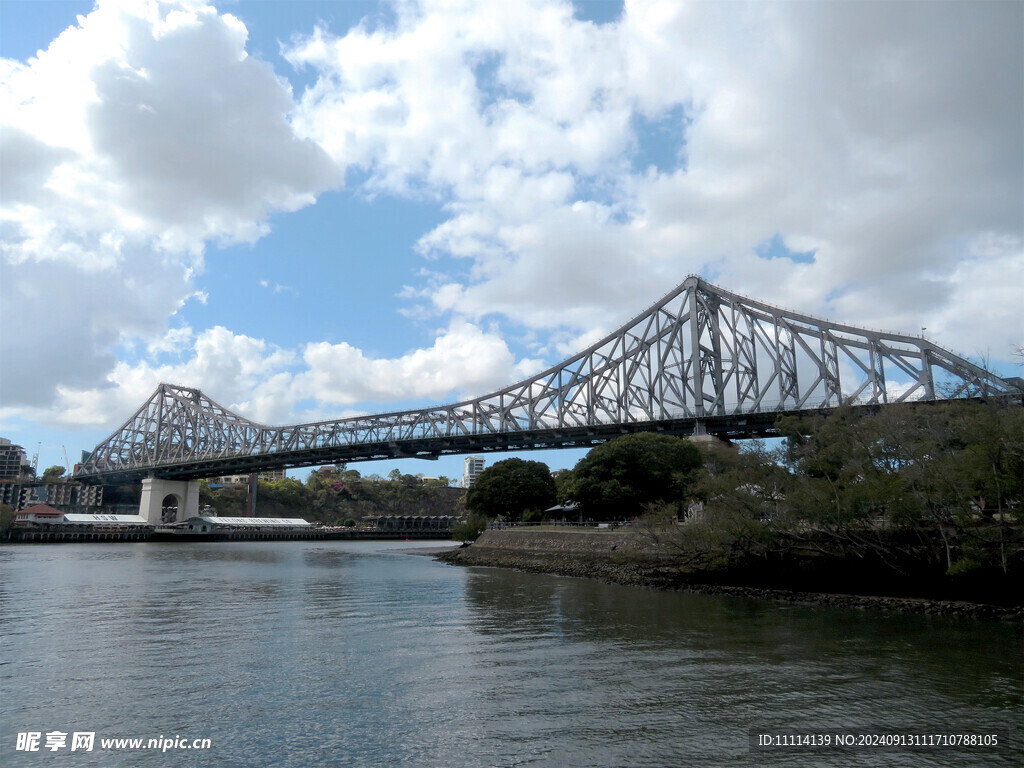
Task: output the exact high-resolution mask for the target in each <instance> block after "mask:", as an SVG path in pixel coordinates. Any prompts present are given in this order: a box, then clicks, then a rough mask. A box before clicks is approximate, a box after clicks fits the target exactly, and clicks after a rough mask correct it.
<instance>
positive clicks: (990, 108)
mask: <svg viewBox="0 0 1024 768" xmlns="http://www.w3.org/2000/svg"><path fill="white" fill-rule="evenodd" d="M395 18H396V21H395V23H394V25H393V26H386V25H384V26H381V25H378V26H373V27H371V26H370V25H363V26H357V27H355V28H353V29H351V30H335V31H336V32H338V33H339V34H337V35H336V34H333V33H332V32H329V31H327V30H316V31H315V32H312V33H310V34H308V35H307V36H306V37H305V38H301V37H299V38H293V40H295V42H294V43H293V44H292V47H291V48H289V49H288V50H287V51H286V55H287V57H288V59H289V60H290V61H291V62H292V63H293V65H295V66H298V67H309V68H311V69H312V70H313V71H314V72H315V73H316V74H317V75H318V76H319V77H318V81H317V83H316V84H315V86H313V87H312V88H310V89H309V90H307V91H306V92H305V93H304V94H302V95H301V97H300V99H299V103H298V106H297V107H294V108H293V106H294V105H293V102H292V94H291V92H290V90H289V88H288V86H287V84H286V83H285V82H284V81H283V80H281V79H280V78H278V77H277V76H276V75H275V74H274V72H273V71H272V70H271V68H270V67H269V66H268V65H267V64H265V63H263V62H260V61H257V60H255V59H253V58H252V57H249V56H247V55H246V53H245V42H246V31H245V28H244V27H243V26H242V25H241V23H240V22H239V21H238V20H236V19H234V18H233V17H231V16H228V15H220V14H218V13H217V12H216V11H215V10H214V9H212V8H208V7H205V6H201V5H182V6H177V5H173V6H172V5H168V4H159V3H143V2H138V3H130V2H124V3H120V4H115V3H113V2H104V3H101V5H100V7H99V9H98V10H97V11H95V12H94V13H92V14H90V15H89V16H88V17H85V18H84V19H83V20H82V21H81V22H80V24H79V25H78V26H77V27H74V28H70V29H69V30H67V31H66V32H65V33H64V34H63V35H62V36H61V37H60V38H59V39H58V40H56V41H54V43H53V44H52V45H51V46H50V48H49V49H48V50H47V51H46V52H44V53H43V54H41V55H40V56H39V57H38V58H36V59H33V60H30V61H29V62H27V63H18V62H6V61H2V62H0V80H2V82H3V87H2V88H0V120H2V121H4V126H3V133H2V134H0V164H2V171H3V175H4V179H5V184H4V199H3V206H2V209H0V238H2V241H0V242H2V261H0V269H2V270H3V275H2V285H0V290H2V291H3V304H2V307H0V323H2V326H0V327H4V328H11V327H18V329H19V334H17V336H18V338H14V335H12V334H10V333H4V334H3V338H2V344H0V346H2V351H3V353H4V354H5V355H10V354H14V355H28V356H31V359H32V360H33V361H36V369H35V371H34V372H33V373H32V374H31V375H29V376H23V375H20V374H16V373H15V372H14V370H15V369H12V368H10V367H5V368H2V369H0V370H3V371H5V373H2V374H0V387H2V388H3V394H4V400H5V404H35V405H36V406H38V407H39V408H43V409H46V410H43V411H40V413H44V414H46V418H50V419H54V418H64V419H65V420H72V421H73V420H76V419H77V420H79V421H87V420H89V419H95V415H94V414H95V413H123V412H126V411H130V410H131V408H132V407H134V405H136V404H137V402H138V401H139V400H141V399H142V398H143V397H145V396H146V395H148V393H149V392H150V391H151V390H152V387H153V386H155V383H156V380H157V379H158V378H168V379H169V380H172V381H177V382H179V383H184V384H191V385H198V386H201V387H203V388H204V389H205V390H208V391H209V394H211V396H213V397H215V399H218V400H221V401H222V402H224V403H225V404H235V405H238V406H239V407H240V410H243V412H245V413H246V415H251V416H253V418H260V419H264V420H271V421H273V420H292V418H291V416H293V415H294V409H295V408H298V407H302V408H305V407H309V400H312V401H313V405H312V406H311V407H312V408H313V409H314V410H316V409H330V408H333V407H340V406H350V405H355V404H358V403H361V402H374V403H386V402H389V401H395V400H403V399H408V398H411V397H416V398H430V399H440V398H447V397H449V396H450V395H451V394H452V393H453V391H456V390H457V391H458V392H459V393H463V394H482V393H483V392H486V391H488V390H490V389H492V388H495V387H498V386H501V385H503V384H506V383H509V381H510V380H513V379H515V378H516V377H517V376H519V375H521V374H522V373H523V372H524V371H526V370H528V369H532V368H533V367H536V366H537V365H539V363H536V362H533V361H522V362H519V363H517V361H516V360H515V356H514V355H513V353H512V352H511V350H510V349H509V347H508V345H507V344H506V343H505V341H504V340H503V339H502V337H501V335H500V333H498V332H496V331H494V330H492V329H490V328H489V327H488V330H486V331H485V330H483V328H484V327H485V325H486V323H487V322H488V320H492V319H494V318H500V319H503V320H508V321H510V322H509V327H512V326H513V325H514V326H515V327H516V328H525V329H526V332H527V335H528V341H527V343H528V344H529V348H530V349H531V350H534V352H533V354H537V355H543V356H544V357H545V358H546V359H548V360H549V362H552V361H553V358H555V357H557V356H561V355H563V354H568V353H570V352H572V351H575V350H577V349H579V348H582V347H584V346H587V345H588V344H589V343H592V342H593V341H594V340H596V338H598V337H599V336H600V335H601V333H602V332H605V331H610V330H611V329H612V328H614V327H615V326H617V325H618V324H620V323H621V322H623V321H625V320H626V319H628V318H629V317H630V316H632V315H634V314H636V313H637V312H639V311H640V310H642V309H643V308H644V307H645V306H648V305H649V304H650V303H652V302H653V301H654V300H656V299H657V298H659V297H660V296H662V295H663V294H664V293H665V292H667V291H668V290H670V289H671V288H673V287H674V286H675V285H677V284H678V283H679V282H681V281H682V279H683V278H684V277H685V276H686V275H687V274H689V273H703V274H705V275H707V276H709V277H711V278H712V279H713V280H715V281H716V282H719V283H720V284H721V285H723V286H724V287H727V288H729V289H731V290H734V291H736V292H739V293H744V294H747V295H750V296H753V297H756V298H761V299H764V300H767V301H771V302H775V303H778V304H781V305H783V306H787V307H791V308H795V309H798V310H801V311H804V312H808V313H817V314H823V315H829V316H832V317H834V318H835V319H838V320H842V321H845V322H851V323H854V324H857V323H861V324H864V325H867V326H871V327H882V328H885V329H888V330H894V331H903V332H908V333H915V332H917V331H918V329H919V328H920V326H928V328H929V335H930V336H932V337H933V338H935V339H936V340H937V341H939V342H940V343H944V344H948V345H949V346H953V347H956V348H958V349H961V350H963V351H966V352H968V353H973V352H975V351H977V350H978V349H979V348H987V349H991V350H992V354H993V355H995V356H999V355H1001V354H1004V350H1005V349H1006V348H1007V346H1008V343H1010V342H1014V341H1016V342H1018V343H1019V341H1020V338H1021V334H1022V333H1024V309H1022V305H1021V302H1020V298H1019V286H1020V285H1021V283H1022V280H1021V278H1022V276H1024V249H1022V247H1021V243H1022V242H1024V215H1022V212H1021V207H1020V201H1021V200H1022V199H1024V142H1022V141H1021V137H1022V136H1024V117H1022V115H1024V53H1022V47H1021V46H1020V41H1019V30H1020V29H1021V26H1022V24H1024V6H1021V5H1020V4H1016V3H1001V2H985V1H984V0H982V1H981V2H950V3H943V4H937V5H936V4H928V5H925V4H919V3H916V4H915V3H886V4H878V3H870V4H865V3H856V2H833V3H799V2H792V3H778V4H766V3H740V2H735V3H713V2H678V1H677V0H630V1H629V2H627V3H626V7H625V11H624V13H623V15H622V17H621V18H620V19H619V20H618V21H617V22H616V23H612V24H605V25H600V26H598V25H594V24H590V23H586V22H582V21H579V20H577V19H576V18H574V15H573V9H572V6H571V5H570V4H569V3H568V2H556V1H553V2H542V0H529V1H528V2H524V3H518V4H502V3H474V2H465V3H463V2H440V0H438V2H434V0H424V1H423V2H421V3H404V2H403V3H398V4H396V5H395ZM285 37H286V35H281V39H285ZM651 123H656V124H658V125H659V126H660V128H659V130H660V131H661V132H660V133H658V134H657V136H655V135H654V134H653V133H652V132H650V131H649V130H647V129H646V128H645V127H644V126H645V125H646V124H651ZM666 141H669V142H671V143H670V144H669V145H668V146H661V144H664V143H665V142H666ZM647 150H659V151H660V155H661V156H662V157H666V158H670V160H671V161H670V162H665V163H663V165H664V167H659V166H658V164H657V162H653V163H652V162H650V161H649V160H648V159H647V158H648V155H647V154H646V152H647ZM658 154H659V152H658V151H654V152H652V156H657V155H658ZM641 160H642V162H641ZM641 166H642V167H641ZM346 169H358V170H360V171H362V172H365V174H366V178H367V180H366V181H365V184H364V189H363V191H364V192H365V193H366V194H367V195H368V196H371V197H372V196H373V195H399V196H409V197H414V198H428V199H430V200H432V201H434V202H436V203H439V204H440V205H442V206H443V210H444V211H445V212H446V218H445V220H444V221H443V222H441V223H440V224H439V225H438V226H436V227H434V228H433V229H432V230H431V231H429V232H424V233H423V235H422V237H421V238H420V239H419V242H418V243H417V248H418V250H419V252H420V253H421V255H422V256H423V257H424V258H425V259H429V260H431V263H430V265H429V266H430V270H429V272H427V271H424V274H423V276H422V277H421V281H420V283H419V284H417V285H412V286H409V287H407V288H405V289H404V290H403V291H402V294H401V295H402V296H403V298H404V300H405V301H406V302H407V305H406V307H405V308H404V311H405V313H406V314H407V315H408V316H409V317H415V318H417V319H418V320H420V321H424V320H429V319H431V318H433V319H434V320H433V322H435V323H436V324H438V325H445V324H447V325H446V328H445V329H444V330H443V331H441V332H439V333H438V334H437V336H436V338H435V341H434V343H433V344H432V345H431V346H430V347H427V348H424V349H419V350H412V351H410V352H408V353H407V354H404V355H401V356H398V357H392V358H388V359H381V358H375V357H372V356H370V355H368V354H367V353H365V352H363V351H362V350H360V349H358V348H356V347H353V346H352V345H349V344H345V343H340V344H328V343H326V342H319V341H316V340H311V341H310V342H309V343H307V344H305V345H301V346H297V348H296V349H294V350H291V351H288V350H279V349H276V348H274V347H273V346H272V345H269V344H267V343H266V342H264V341H262V340H259V339H253V338H250V337H248V336H244V335H238V334H235V333H233V332H232V331H230V330H228V329H226V328H212V329H206V330H197V331H194V332H191V333H192V335H191V336H187V335H186V334H185V330H184V329H179V330H177V331H175V332H174V333H177V334H179V335H178V337H176V338H174V339H172V338H171V337H170V336H165V335H164V333H165V329H166V325H167V319H168V317H169V316H170V315H172V314H173V313H174V312H176V311H179V310H180V308H181V307H182V305H183V303H184V302H186V301H187V300H188V299H189V298H192V297H195V298H197V299H199V300H203V296H204V294H202V293H201V292H198V291H197V290H196V285H195V283H196V278H195V275H196V274H197V273H198V272H199V271H200V270H201V269H202V266H203V263H202V262H203V254H204V248H205V246H206V244H207V243H208V242H210V241H211V240H212V241H218V242H219V241H251V240H253V239H255V238H258V237H260V236H261V235H262V234H263V233H264V232H266V227H267V224H266V220H267V216H268V215H269V214H270V213H271V212H274V211H291V210H295V209H296V208H298V207H301V206H303V205H306V204H308V203H310V202H311V201H312V200H313V196H314V195H315V194H316V193H317V192H318V191H320V190H322V189H324V188H326V187H328V186H330V185H331V184H332V183H334V182H335V180H336V179H338V178H340V174H342V173H343V172H344V171H345V170H346ZM356 177H357V176H356V175H355V174H353V177H352V178H356ZM359 177H360V178H361V177H362V174H360V175H359ZM776 235H778V236H779V237H780V238H781V240H782V241H783V242H784V243H785V245H786V246H787V247H788V248H790V249H791V250H793V251H801V252H806V251H813V253H814V260H813V262H811V263H796V262H794V261H791V260H789V259H784V258H781V259H772V260H767V259H764V258H761V257H759V256H758V255H757V253H756V251H755V249H756V248H757V247H758V245H759V244H761V243H764V242H765V241H768V240H770V239H772V238H773V237H775V236H776ZM381 266H382V268H383V269H384V270H386V269H387V265H386V264H383V265H381ZM261 284H262V285H263V286H264V287H266V288H267V289H268V290H271V291H274V292H275V293H276V292H282V291H289V290H290V289H289V287H288V286H285V285H281V284H279V283H276V282H273V281H271V280H266V281H261ZM42 286H46V287H47V288H46V290H45V291H44V290H43V289H42ZM53 296H58V297H59V301H60V306H59V311H54V310H53V309H51V307H52V306H53V302H52V297H53ZM438 317H440V318H443V319H441V320H437V319H436V318H438ZM15 324H16V326H15ZM22 329H24V332H22ZM126 339H143V340H147V341H148V342H149V344H150V348H149V350H148V354H149V357H148V358H146V359H145V360H144V361H143V362H139V363H135V364H130V363H128V362H124V361H122V362H117V360H116V358H115V356H114V353H113V351H112V350H113V349H114V348H115V345H116V344H117V343H118V342H124V341H125V340H126ZM172 341H173V342H174V343H175V344H179V345H180V344H191V347H189V352H188V354H186V355H185V356H184V358H183V359H182V360H178V361H176V362H173V363H169V362H167V361H166V360H165V359H164V358H163V357H162V355H165V353H166V352H167V351H168V350H169V349H170V348H171V347H172V346H173V345H172ZM104 381H107V382H109V383H108V384H107V385H105V386H106V388H96V385H97V382H104ZM57 389H59V391H60V392H61V396H60V399H59V403H60V405H58V406H55V407H56V408H57V409H58V410H56V411H53V410H49V409H48V406H47V404H48V403H49V402H50V399H51V395H52V392H53V391H55V390H57ZM115 402H116V403H117V404H119V407H118V408H114V407H113V406H114V404H115ZM65 406H66V407H68V408H69V409H70V410H69V411H68V414H67V415H66V416H60V413H59V408H61V407H65ZM242 406H244V408H242ZM95 409H99V410H95ZM245 409H249V410H248V411H246V410H245Z"/></svg>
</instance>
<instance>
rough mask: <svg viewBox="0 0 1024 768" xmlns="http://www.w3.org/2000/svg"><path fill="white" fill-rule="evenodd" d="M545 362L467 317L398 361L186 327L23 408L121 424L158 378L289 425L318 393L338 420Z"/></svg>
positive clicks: (471, 386) (346, 348)
mask: <svg viewBox="0 0 1024 768" xmlns="http://www.w3.org/2000/svg"><path fill="white" fill-rule="evenodd" d="M168 358H174V359H173V361H168ZM539 367H540V362H539V361H537V360H521V361H518V362H517V361H516V359H515V356H514V355H513V354H512V352H511V351H510V350H509V348H508V346H507V345H506V344H505V342H504V340H503V339H501V338H500V337H499V336H497V335H495V334H493V333H490V332H487V331H484V330H483V329H481V328H480V327H478V326H476V325H474V324H472V323H469V322H466V321H463V320H456V321H453V322H452V323H451V324H450V325H449V327H447V328H445V329H442V330H441V331H439V332H438V334H437V336H436V339H435V341H434V343H433V345H432V346H431V347H429V348H427V349H418V350H414V351H411V352H409V353H408V354H405V355H402V356H401V357H397V358H390V359H389V358H377V357H372V356H370V355H367V354H366V353H365V352H363V351H362V350H360V349H357V348H355V347H353V346H351V345H349V344H345V343H342V344H328V343H326V342H315V343H311V344H307V345H305V346H304V347H303V349H302V350H300V351H296V350H288V349H281V348H278V347H275V346H273V345H271V344H268V343H267V342H266V341H264V340H262V339H255V338H252V337H250V336H246V335H244V334H235V333H232V332H231V331H229V330H228V329H227V328H224V327H222V326H215V327H213V328H209V329H207V330H204V331H201V332H199V333H196V332H194V331H193V329H191V328H189V327H181V328H175V329H171V330H169V331H168V332H167V333H165V334H164V335H163V337H162V338H160V339H158V340H155V341H153V342H151V343H150V344H149V345H148V346H147V347H146V350H145V354H144V356H143V358H142V359H141V360H140V361H138V362H136V363H134V364H129V363H127V362H125V361H120V362H117V363H115V364H114V366H113V370H112V371H111V373H110V374H109V375H108V377H107V382H106V386H105V387H91V386H85V387H73V386H61V387H60V388H59V391H58V397H57V399H56V402H55V403H54V404H53V405H51V406H49V407H35V408H24V409H20V412H21V413H22V415H26V416H29V417H31V418H33V419H36V420H38V421H40V422H43V423H49V424H59V425H61V426H65V427H92V426H102V425H109V426H111V427H113V426H115V425H114V424H112V423H110V418H111V415H113V417H114V418H124V417H126V416H127V415H128V414H130V413H131V412H132V411H133V410H134V409H135V408H137V407H138V406H139V404H140V403H142V402H144V401H145V399H146V398H147V397H149V395H150V394H151V393H152V392H153V390H154V389H155V388H156V386H157V384H159V383H160V382H169V383H174V384H183V385H185V386H196V385H201V387H202V389H203V391H204V392H205V393H206V394H207V395H208V396H209V397H211V398H213V399H214V400H216V401H217V402H219V403H220V404H222V405H224V406H225V407H227V408H230V409H231V410H233V411H235V412H236V413H238V414H239V415H241V416H244V417H246V418H249V419H252V420H254V421H257V422H261V423H265V424H283V423H291V422H294V421H297V420H299V419H298V418H297V414H299V413H300V412H301V409H302V408H303V403H305V402H308V400H310V399H312V400H314V401H315V402H317V403H319V407H317V408H314V409H313V413H312V414H310V413H306V414H304V415H305V416H306V417H308V418H326V417H327V416H331V417H334V418H337V417H338V415H339V413H338V412H339V410H340V406H351V405H353V404H356V403H364V402H388V401H396V400H408V399H414V398H428V399H432V400H437V401H442V400H445V399H448V400H450V399H452V398H453V396H457V395H480V394H484V393H486V392H488V391H490V390H492V389H497V388H499V387H501V386H503V385H506V384H510V383H512V382H514V381H516V380H519V379H521V378H523V377H525V376H526V375H528V374H530V373H533V372H534V371H535V370H537V369H538V368H539ZM325 409H327V412H326V413H325ZM348 412H351V411H348ZM7 415H8V416H10V415H13V414H12V413H11V412H10V411H8V413H7Z"/></svg>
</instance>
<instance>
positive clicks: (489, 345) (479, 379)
mask: <svg viewBox="0 0 1024 768" xmlns="http://www.w3.org/2000/svg"><path fill="white" fill-rule="evenodd" d="M303 360H304V362H305V363H306V365H307V367H308V370H306V371H305V372H303V373H301V374H299V375H298V376H297V377H296V379H295V385H296V388H297V391H298V392H299V393H302V394H305V395H308V396H309V397H314V398H316V399H317V400H318V401H319V402H321V403H326V404H332V405H352V404H354V403H359V402H388V401H396V400H408V399H415V398H429V399H432V400H438V401H440V400H441V399H443V398H447V397H450V396H451V394H452V392H458V393H460V394H463V395H481V394H485V393H486V392H488V391H490V390H492V389H497V388H499V387H501V386H504V385H506V384H511V383H513V382H514V381H516V380H517V379H519V378H522V377H524V376H525V375H526V374H527V373H530V372H533V371H534V370H536V369H537V368H538V367H539V362H538V361H534V360H524V361H521V362H519V363H516V360H515V356H514V355H513V354H512V352H511V351H510V350H509V348H508V346H507V345H506V344H505V342H504V340H502V339H501V338H500V337H499V336H496V335H494V334H491V333H487V332H485V331H483V330H482V329H481V328H479V327H478V326H476V325H474V324H472V323H469V322H466V321H461V320H454V321H452V323H451V325H450V326H449V327H448V328H447V329H446V330H444V331H443V332H441V333H440V334H438V336H437V337H436V339H435V341H434V344H433V346H431V347H429V348H427V349H417V350H415V351H413V352H410V353H408V354H406V355H403V356H402V357H399V358H393V359H380V358H371V357H367V356H366V354H365V353H364V352H363V351H362V350H359V349H356V348H354V347H352V346H351V345H349V344H346V343H341V344H328V343H327V342H317V343H313V344H308V345H306V347H305V349H304V350H303Z"/></svg>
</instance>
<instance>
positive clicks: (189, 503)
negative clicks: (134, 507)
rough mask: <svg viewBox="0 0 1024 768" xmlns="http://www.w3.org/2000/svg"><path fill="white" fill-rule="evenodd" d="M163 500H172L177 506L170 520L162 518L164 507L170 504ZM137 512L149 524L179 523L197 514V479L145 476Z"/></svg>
mask: <svg viewBox="0 0 1024 768" xmlns="http://www.w3.org/2000/svg"><path fill="white" fill-rule="evenodd" d="M168 497H170V498H168ZM165 501H173V503H174V505H175V506H176V507H177V511H176V512H175V513H174V516H173V517H174V519H172V520H164V518H163V510H164V507H169V506H171V505H170V504H165V503H164V502H165ZM139 514H140V515H142V516H143V517H144V518H146V521H147V522H148V523H149V524H150V525H166V524H168V523H180V522H181V521H182V520H188V519H189V518H190V517H197V516H198V515H199V481H198V480H161V479H160V478H159V477H147V478H145V479H144V480H143V481H142V498H141V499H140V501H139Z"/></svg>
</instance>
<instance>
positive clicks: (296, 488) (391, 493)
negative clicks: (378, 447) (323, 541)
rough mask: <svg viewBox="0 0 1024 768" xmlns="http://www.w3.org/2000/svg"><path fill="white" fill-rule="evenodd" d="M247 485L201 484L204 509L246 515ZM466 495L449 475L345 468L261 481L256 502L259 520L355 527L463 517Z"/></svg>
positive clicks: (201, 502)
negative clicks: (394, 518) (377, 519)
mask: <svg viewBox="0 0 1024 768" xmlns="http://www.w3.org/2000/svg"><path fill="white" fill-rule="evenodd" d="M247 495H248V489H247V488H246V487H245V486H244V485H233V486H221V487H214V486H211V485H210V484H209V483H208V482H207V481H205V480H204V481H202V482H201V483H200V488H199V502H200V505H202V506H205V507H209V508H210V509H211V511H213V512H214V513H215V514H218V515H223V516H239V515H244V514H245V502H246V497H247ZM464 496H465V491H463V490H462V489H460V488H453V487H451V481H450V480H449V479H448V478H447V477H438V478H431V479H427V480H424V478H423V477H421V476H419V475H409V474H403V473H402V472H400V471H399V470H397V469H396V470H392V471H391V473H390V474H389V475H388V477H387V478H383V477H381V476H380V475H376V474H374V475H369V476H367V477H363V476H362V475H361V474H360V473H359V472H358V471H357V470H354V469H347V468H346V467H344V466H340V467H338V468H331V469H330V470H314V471H312V472H310V473H309V476H308V477H307V478H306V480H305V482H302V481H300V480H297V479H295V478H290V477H288V478H284V479H281V480H262V479H261V480H259V481H258V484H257V490H256V504H257V509H258V514H259V515H260V516H261V517H295V516H296V515H300V516H302V517H305V518H306V519H308V520H310V521H313V522H321V523H324V524H325V525H346V524H347V525H355V524H357V523H359V522H361V521H362V518H364V517H369V516H376V515H455V516H458V515H461V514H462V500H463V497H464Z"/></svg>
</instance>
